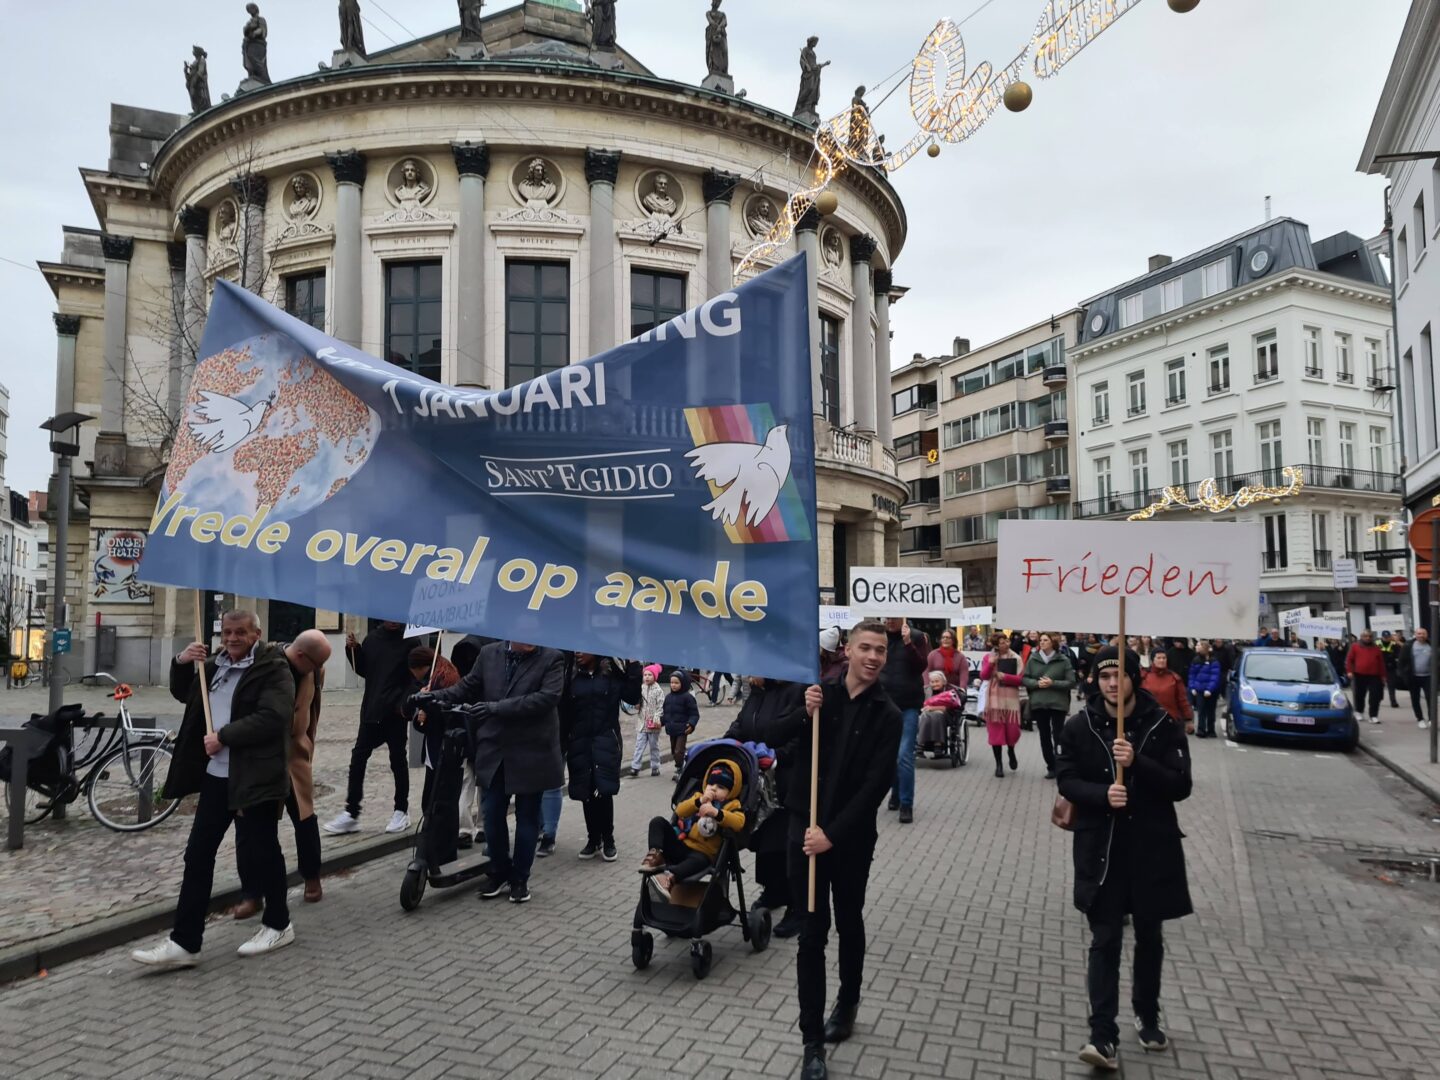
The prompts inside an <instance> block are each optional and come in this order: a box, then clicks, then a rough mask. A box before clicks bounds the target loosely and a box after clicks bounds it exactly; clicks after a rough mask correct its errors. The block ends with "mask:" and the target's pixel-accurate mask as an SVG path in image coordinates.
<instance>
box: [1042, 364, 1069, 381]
mask: <svg viewBox="0 0 1440 1080" xmlns="http://www.w3.org/2000/svg"><path fill="white" fill-rule="evenodd" d="M1041 378H1042V379H1043V380H1044V383H1045V385H1046V386H1061V385H1063V384H1064V383H1065V382H1066V381H1067V380H1068V379H1069V378H1070V376H1069V373H1068V372H1066V370H1065V365H1064V364H1055V365H1053V366H1049V367H1046V368H1045V371H1044V374H1043V375H1041Z"/></svg>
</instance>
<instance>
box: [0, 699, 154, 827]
mask: <svg viewBox="0 0 1440 1080" xmlns="http://www.w3.org/2000/svg"><path fill="white" fill-rule="evenodd" d="M85 678H86V679H98V680H102V681H106V682H109V683H111V684H112V685H113V686H114V687H115V689H114V691H113V692H112V693H111V695H110V696H111V697H112V698H113V699H114V700H115V703H116V706H117V710H118V716H117V721H116V723H115V724H114V725H113V726H110V725H105V726H101V724H100V723H98V721H101V720H103V719H104V714H103V713H96V714H95V715H94V716H90V717H87V716H85V715H84V712H83V710H82V709H81V708H80V706H78V705H67V706H65V707H64V708H62V709H61V710H60V711H59V713H57V714H56V715H54V716H45V717H37V718H36V719H34V720H32V721H31V724H33V725H34V726H36V727H37V728H39V729H40V730H42V731H45V732H47V733H49V734H50V735H51V738H50V740H49V741H48V742H47V744H46V745H45V746H44V747H43V748H41V750H40V751H39V752H38V753H37V754H35V756H34V757H33V758H32V759H31V761H30V765H29V774H28V776H27V777H26V785H25V786H26V792H25V824H27V825H34V824H36V823H38V822H41V821H44V820H45V818H47V817H49V816H50V814H51V813H52V812H54V810H55V808H56V807H57V806H68V805H69V804H71V803H73V802H75V801H77V800H78V799H79V798H80V797H81V796H82V795H83V796H84V797H85V801H86V805H88V806H89V808H90V813H91V814H93V815H94V816H95V820H96V821H98V822H100V824H101V825H104V826H105V827H106V828H108V829H114V830H115V831H116V832H140V831H142V830H144V829H148V828H150V827H152V826H154V825H158V824H160V822H162V821H164V820H165V819H166V818H168V817H169V816H170V815H171V814H173V813H174V812H175V808H176V807H177V806H179V805H180V803H179V800H177V799H167V798H166V797H165V795H164V792H163V790H162V785H163V784H164V781H165V777H166V776H167V775H168V774H169V771H170V760H171V750H170V744H171V740H172V738H173V736H172V735H171V733H170V732H168V731H166V730H164V729H163V728H140V727H136V726H135V724H134V722H133V721H132V720H131V718H130V707H129V704H128V703H129V700H130V698H131V697H132V696H134V691H133V690H132V689H131V688H130V686H129V685H128V684H126V683H122V682H120V681H119V680H118V679H116V678H115V677H114V676H113V675H110V674H108V673H107V672H103V671H101V672H96V673H95V674H93V675H87V676H85ZM3 753H10V750H9V748H7V749H6V751H4V752H3ZM0 764H3V766H4V767H3V768H0V773H3V775H4V779H5V787H6V795H7V802H6V805H9V803H8V794H9V791H8V789H9V786H10V782H9V776H10V770H9V762H8V759H6V760H5V761H4V762H3V763H0Z"/></svg>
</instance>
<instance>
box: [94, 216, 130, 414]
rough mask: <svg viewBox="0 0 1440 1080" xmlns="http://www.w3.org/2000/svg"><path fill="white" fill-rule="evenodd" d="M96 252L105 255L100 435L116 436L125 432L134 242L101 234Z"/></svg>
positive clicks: (126, 237) (125, 238) (122, 237)
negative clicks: (126, 358) (126, 333)
mask: <svg viewBox="0 0 1440 1080" xmlns="http://www.w3.org/2000/svg"><path fill="white" fill-rule="evenodd" d="M100 248H101V250H102V251H103V252H104V254H105V381H104V383H103V386H102V389H101V391H100V432H101V434H102V435H119V434H122V433H123V432H124V430H125V329H126V327H125V319H126V314H127V310H128V307H129V303H128V301H129V291H130V256H132V255H133V254H134V253H135V241H134V239H133V238H132V237H129V236H111V235H110V234H109V233H105V234H104V235H102V236H101V237H100Z"/></svg>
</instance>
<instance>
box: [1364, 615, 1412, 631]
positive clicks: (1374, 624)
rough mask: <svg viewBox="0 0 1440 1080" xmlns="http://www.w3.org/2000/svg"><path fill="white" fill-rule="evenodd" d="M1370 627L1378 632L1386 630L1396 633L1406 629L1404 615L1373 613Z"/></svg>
mask: <svg viewBox="0 0 1440 1080" xmlns="http://www.w3.org/2000/svg"><path fill="white" fill-rule="evenodd" d="M1370 629H1371V630H1374V631H1375V633H1377V634H1383V633H1384V632H1385V631H1386V630H1389V631H1390V633H1392V634H1394V633H1396V632H1397V631H1403V630H1404V629H1405V616H1404V615H1371V616H1370Z"/></svg>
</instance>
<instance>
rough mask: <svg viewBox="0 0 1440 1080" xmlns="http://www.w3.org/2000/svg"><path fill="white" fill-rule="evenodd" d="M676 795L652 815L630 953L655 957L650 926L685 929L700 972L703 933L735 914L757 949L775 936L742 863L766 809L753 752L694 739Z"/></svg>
mask: <svg viewBox="0 0 1440 1080" xmlns="http://www.w3.org/2000/svg"><path fill="white" fill-rule="evenodd" d="M672 803H673V806H674V808H675V814H674V815H672V816H671V817H668V818H666V817H657V818H655V819H654V820H652V821H651V822H650V852H649V854H648V855H646V857H645V861H644V863H643V864H642V865H641V867H640V873H641V874H642V875H643V880H642V882H641V886H640V902H639V903H638V904H637V905H636V908H635V923H634V930H633V932H632V933H631V935H630V948H631V959H632V960H633V961H634V963H635V966H636V968H640V969H643V968H646V967H648V966H649V964H650V958H651V956H652V955H653V954H654V948H655V939H654V937H653V935H651V934H649V933H647V932H646V927H650V928H653V929H656V930H659V931H660V932H662V933H663V934H665V935H666V937H671V938H675V937H688V938H689V939H690V965H691V968H692V970H693V971H694V973H695V977H696V978H697V979H703V978H704V977H705V976H706V975H708V974H709V973H710V961H711V948H710V943H709V942H708V941H705V940H704V938H705V935H706V934H709V933H710V932H711V931H713V930H715V929H716V928H717V927H720V926H725V925H728V924H729V923H732V922H734V921H735V920H736V916H737V915H740V913H742V912H743V913H744V914H743V916H742V917H741V922H740V930H741V933H742V934H743V936H744V938H745V940H746V941H747V942H749V944H750V947H751V948H752V949H754V950H755V951H756V952H760V951H761V950H762V949H764V948H766V947H767V946H768V945H769V944H770V912H769V911H768V910H767V909H765V908H757V909H755V910H753V911H751V910H749V909H747V907H746V905H745V886H744V880H743V879H744V870H743V868H742V866H741V863H740V849H741V848H743V847H744V846H745V844H746V843H747V842H748V841H749V837H750V834H751V833H752V832H753V831H754V829H755V828H756V826H757V825H758V824H759V823H760V822H761V820H763V819H764V817H765V816H766V811H767V810H768V809H769V805H768V802H767V798H766V795H765V784H764V783H763V778H762V776H761V771H760V763H759V761H758V760H757V758H756V756H755V752H754V751H753V750H751V749H750V747H749V746H746V745H745V744H743V743H739V742H736V741H734V740H733V739H716V740H714V741H712V742H706V743H701V744H699V745H697V746H693V747H691V748H690V754H689V758H688V760H687V761H686V763H685V766H684V768H683V769H682V770H681V772H680V778H679V779H678V780H677V781H676V782H675V791H674V795H673V800H672ZM657 879H658V880H657ZM732 879H733V880H734V882H735V893H736V898H737V903H736V904H734V905H732V904H731V902H730V882H731V880H732Z"/></svg>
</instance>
